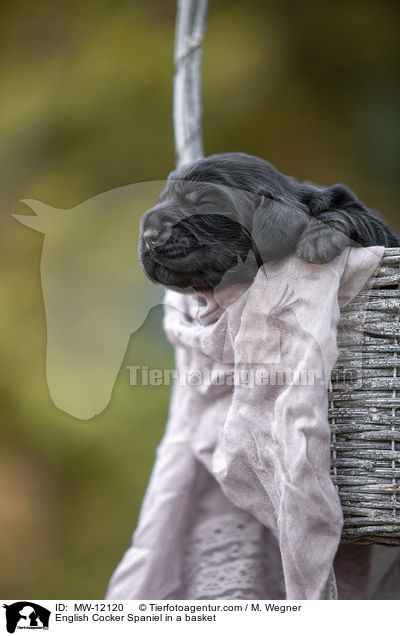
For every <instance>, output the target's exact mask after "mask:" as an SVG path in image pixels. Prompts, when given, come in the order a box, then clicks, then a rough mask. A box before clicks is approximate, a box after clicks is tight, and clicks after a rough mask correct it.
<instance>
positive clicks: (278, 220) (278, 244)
mask: <svg viewBox="0 0 400 636" xmlns="http://www.w3.org/2000/svg"><path fill="white" fill-rule="evenodd" d="M309 221H310V217H309V215H308V214H307V207H306V206H305V205H303V204H302V203H301V202H298V201H296V200H291V199H284V198H283V197H282V198H278V197H275V196H274V198H272V197H271V198H270V197H267V196H262V197H261V198H260V201H259V205H257V207H256V209H255V212H254V216H253V223H252V232H251V234H252V239H253V241H254V244H255V246H256V247H257V249H258V251H259V254H260V256H261V260H262V261H263V262H264V263H266V262H267V261H270V260H274V259H280V258H283V257H284V256H287V255H288V254H290V253H292V252H295V251H296V246H297V243H298V241H299V238H300V236H301V235H302V233H303V232H304V230H305V228H306V227H307V225H308V223H309Z"/></svg>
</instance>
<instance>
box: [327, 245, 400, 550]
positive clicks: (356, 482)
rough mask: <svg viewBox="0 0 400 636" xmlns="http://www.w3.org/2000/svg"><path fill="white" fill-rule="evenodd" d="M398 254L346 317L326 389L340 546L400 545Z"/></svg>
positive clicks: (388, 253)
mask: <svg viewBox="0 0 400 636" xmlns="http://www.w3.org/2000/svg"><path fill="white" fill-rule="evenodd" d="M399 319H400V249H398V248H393V249H387V250H385V254H384V258H383V260H382V263H381V266H380V268H379V270H378V271H377V273H376V274H375V276H374V277H373V278H372V279H371V280H370V282H369V283H368V285H367V286H366V287H365V288H364V289H363V290H362V292H361V293H360V294H359V295H358V296H357V298H355V299H354V300H353V302H352V303H350V305H348V306H347V307H346V308H345V309H344V310H343V311H342V314H341V320H340V323H339V330H338V346H339V352H340V354H339V359H338V363H337V365H336V369H335V370H334V372H333V374H332V381H331V387H330V390H329V419H330V425H331V431H332V444H331V456H332V479H333V481H334V483H335V486H336V488H337V490H338V493H339V496H340V500H341V503H342V508H343V514H344V529H343V534H342V541H345V542H357V543H385V544H398V545H400V426H399V424H400V320H399Z"/></svg>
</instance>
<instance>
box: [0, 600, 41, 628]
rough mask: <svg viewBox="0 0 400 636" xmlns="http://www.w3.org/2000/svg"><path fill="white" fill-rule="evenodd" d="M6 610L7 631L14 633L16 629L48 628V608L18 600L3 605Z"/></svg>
mask: <svg viewBox="0 0 400 636" xmlns="http://www.w3.org/2000/svg"><path fill="white" fill-rule="evenodd" d="M3 607H4V608H5V610H6V621H7V631H8V633H9V634H14V632H15V630H16V629H48V628H49V618H50V614H51V612H50V610H48V609H46V608H45V607H42V606H41V605H38V604H37V603H32V601H18V602H17V603H12V604H11V605H6V604H5V605H3Z"/></svg>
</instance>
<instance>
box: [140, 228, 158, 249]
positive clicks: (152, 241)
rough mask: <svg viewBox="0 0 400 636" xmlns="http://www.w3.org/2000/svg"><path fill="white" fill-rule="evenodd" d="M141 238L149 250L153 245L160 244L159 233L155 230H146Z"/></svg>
mask: <svg viewBox="0 0 400 636" xmlns="http://www.w3.org/2000/svg"><path fill="white" fill-rule="evenodd" d="M143 239H144V242H145V243H146V245H147V247H148V248H149V250H153V249H154V248H155V247H157V245H159V244H160V243H159V239H160V235H159V233H158V232H157V230H146V231H145V232H144V234H143Z"/></svg>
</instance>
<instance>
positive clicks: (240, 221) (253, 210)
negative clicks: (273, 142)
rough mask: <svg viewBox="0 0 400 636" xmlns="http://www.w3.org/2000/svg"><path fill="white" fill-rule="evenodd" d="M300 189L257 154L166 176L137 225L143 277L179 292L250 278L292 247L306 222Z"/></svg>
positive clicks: (220, 158) (214, 159)
mask: <svg viewBox="0 0 400 636" xmlns="http://www.w3.org/2000/svg"><path fill="white" fill-rule="evenodd" d="M299 192H300V190H299V184H298V182H297V181H295V180H294V179H292V178H291V177H285V176H284V175H282V174H280V173H279V172H278V171H277V170H275V168H273V166H271V165H270V164H269V163H267V162H266V161H264V160H262V159H259V158H258V157H252V156H250V155H245V154H242V153H227V154H219V155H211V156H210V157H207V158H205V159H201V160H199V161H196V162H195V163H193V164H190V165H188V166H184V167H183V168H181V169H179V170H176V171H174V172H172V173H171V174H170V176H169V178H168V181H167V185H166V187H165V189H164V191H163V192H162V194H161V196H160V199H159V201H158V203H157V204H156V205H155V206H154V207H153V208H151V209H150V210H148V211H147V212H146V213H145V215H144V217H143V219H142V224H141V238H140V243H139V257H140V261H141V264H142V267H143V269H144V271H145V273H146V274H147V276H148V277H149V278H150V279H151V280H152V281H153V282H157V283H161V284H162V285H165V286H167V287H171V288H174V289H179V290H180V291H191V290H193V289H197V290H199V291H206V290H209V289H212V288H214V287H216V286H217V285H220V284H221V281H222V284H224V283H225V282H226V283H233V282H244V281H250V280H251V279H252V278H253V277H254V275H255V273H256V271H257V268H258V267H259V266H260V265H261V264H262V263H265V262H267V261H269V260H272V259H275V258H281V257H283V256H286V255H287V254H289V253H291V252H292V251H294V250H295V247H296V244H297V241H298V239H299V236H300V234H301V233H302V231H303V230H304V228H305V226H306V224H307V219H308V217H307V214H306V210H307V208H305V206H304V205H303V204H302V203H301V199H300V194H299Z"/></svg>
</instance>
